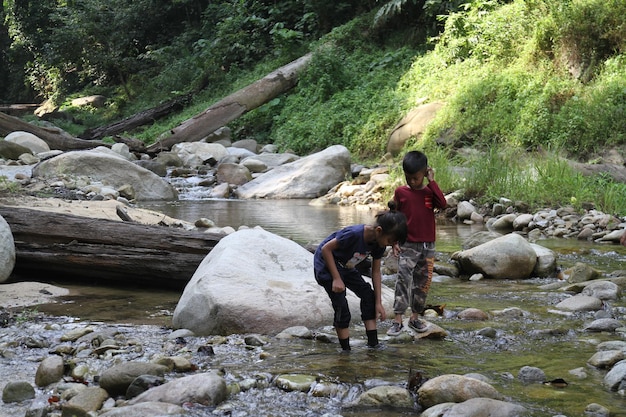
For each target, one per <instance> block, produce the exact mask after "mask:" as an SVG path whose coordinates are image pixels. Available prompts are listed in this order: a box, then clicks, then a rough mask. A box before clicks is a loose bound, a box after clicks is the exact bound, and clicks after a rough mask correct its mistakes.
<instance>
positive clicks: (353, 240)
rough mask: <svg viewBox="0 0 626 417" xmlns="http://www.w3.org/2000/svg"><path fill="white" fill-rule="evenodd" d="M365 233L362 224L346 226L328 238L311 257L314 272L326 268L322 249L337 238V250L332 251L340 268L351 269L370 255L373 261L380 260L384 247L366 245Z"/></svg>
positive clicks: (373, 244)
mask: <svg viewBox="0 0 626 417" xmlns="http://www.w3.org/2000/svg"><path fill="white" fill-rule="evenodd" d="M364 231H365V225H364V224H357V225H354V226H348V227H345V228H343V229H341V230H338V231H336V232H334V233H333V234H331V235H330V236H328V237H327V238H326V239H324V241H323V242H322V243H320V245H319V246H318V247H317V250H316V251H315V256H314V257H313V267H314V268H315V270H316V271H321V270H322V269H324V268H326V262H324V257H323V256H322V247H323V246H324V245H325V244H326V243H327V242H328V241H330V240H332V239H334V238H337V243H338V245H339V248H338V249H336V250H334V251H333V256H334V257H335V262H336V263H337V265H338V266H339V267H340V268H347V269H353V268H356V266H357V264H359V263H360V262H362V261H363V260H365V258H367V256H368V255H372V258H373V259H380V258H382V257H383V254H384V253H385V249H386V248H384V247H380V246H378V244H377V243H376V242H373V243H371V244H368V243H367V242H365V239H364V238H363V232H364Z"/></svg>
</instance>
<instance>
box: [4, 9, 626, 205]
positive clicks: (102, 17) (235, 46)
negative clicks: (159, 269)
mask: <svg viewBox="0 0 626 417" xmlns="http://www.w3.org/2000/svg"><path fill="white" fill-rule="evenodd" d="M3 5H4V7H3V14H4V16H3V17H4V26H3V32H2V33H0V44H1V45H2V46H3V51H4V52H3V55H2V60H1V61H0V74H2V75H0V81H1V82H0V85H1V86H2V87H1V88H0V99H1V101H3V102H5V103H9V102H19V101H22V102H23V101H28V100H31V101H33V100H34V101H36V100H42V99H50V100H51V101H53V102H55V103H56V104H57V105H59V106H60V108H61V110H63V111H64V112H66V113H67V114H70V115H71V116H73V117H74V121H73V122H68V121H58V122H57V123H58V124H59V125H60V126H61V127H62V128H64V129H66V130H68V131H69V132H71V133H73V134H79V133H80V132H82V131H83V130H85V129H86V128H89V127H95V126H99V125H103V124H106V123H109V122H111V121H115V120H119V119H121V118H123V117H126V116H129V115H132V114H134V113H136V112H138V111H141V110H143V109H146V108H150V107H154V106H155V105H157V104H159V103H161V102H164V101H166V100H168V99H170V98H172V97H175V96H177V95H179V94H184V93H188V92H193V100H192V102H191V103H190V105H189V106H187V107H186V108H185V109H184V110H183V111H182V112H179V113H177V114H175V115H171V116H170V117H167V118H164V119H160V120H158V121H157V122H155V123H154V124H153V125H151V126H145V127H142V128H140V129H137V130H134V131H132V132H126V135H128V136H132V137H135V138H139V139H141V140H143V141H144V142H146V143H152V142H154V141H155V140H156V139H157V137H158V136H159V135H160V134H162V133H163V132H167V131H168V130H169V129H171V128H172V127H175V126H177V125H178V124H179V123H180V122H181V121H183V120H186V119H188V118H190V117H191V116H193V115H194V114H197V113H199V112H200V111H202V110H204V109H205V108H207V107H208V106H210V105H211V104H212V103H214V102H216V101H218V100H219V99H221V98H223V97H224V96H226V95H228V94H230V93H232V92H234V91H236V90H238V89H239V88H242V87H244V86H246V85H248V84H249V83H251V82H253V81H255V80H257V79H259V78H261V77H263V76H264V75H265V74H267V73H269V72H271V71H273V70H274V69H276V68H278V67H280V66H282V65H284V64H286V63H288V62H290V61H291V60H293V59H295V58H297V57H299V56H301V55H304V54H305V53H308V52H310V51H312V52H313V53H314V58H313V60H312V62H311V64H310V65H309V66H308V68H307V70H306V71H305V73H304V74H303V75H302V76H301V77H300V80H299V83H298V85H297V86H296V87H295V88H294V89H292V90H291V91H289V92H288V93H286V94H284V95H282V96H280V97H278V98H275V99H274V100H272V101H270V102H269V103H267V104H265V105H263V106H262V107H260V108H258V109H255V110H253V111H251V112H249V113H247V114H246V115H244V116H243V117H241V118H240V119H238V120H236V121H235V122H233V123H231V125H230V126H229V127H231V129H232V131H233V132H234V136H235V139H243V138H255V139H256V140H257V141H259V142H261V143H275V144H277V145H279V147H280V149H281V150H291V151H294V152H297V153H299V154H306V153H310V152H314V151H317V150H320V149H323V148H325V147H327V146H329V145H332V144H343V145H345V146H346V147H348V149H350V151H351V152H352V154H353V155H354V158H355V159H356V160H358V161H361V162H365V163H369V164H375V163H377V162H379V161H380V159H381V157H382V156H383V155H384V154H385V150H386V144H387V138H388V136H389V134H390V132H391V130H392V128H393V127H394V125H395V124H396V123H397V122H398V121H399V120H400V119H401V118H402V117H403V116H404V115H405V114H406V113H407V112H408V111H409V110H410V109H412V108H414V107H415V106H416V105H417V104H418V103H422V102H432V101H441V102H443V103H445V106H444V107H443V108H442V110H441V111H440V112H439V113H438V114H437V117H436V119H435V121H434V122H433V123H432V124H431V125H430V126H429V128H428V129H427V131H426V132H425V134H424V135H423V136H422V137H421V138H419V140H418V139H417V138H416V139H415V140H412V141H410V142H409V144H408V146H409V147H418V148H420V149H424V150H426V152H427V153H428V154H429V156H430V158H431V164H432V165H433V166H435V167H436V168H437V179H438V181H439V183H440V185H441V186H442V188H443V189H444V191H446V192H451V191H454V190H463V191H464V192H465V194H466V195H467V196H470V197H474V198H475V199H477V200H478V201H485V202H488V201H493V200H494V199H497V198H500V197H508V198H511V199H514V200H522V201H524V202H525V203H526V204H528V205H530V206H531V207H540V206H545V205H550V206H556V205H564V204H573V205H574V206H576V207H579V208H580V207H582V206H583V205H585V203H591V204H593V205H595V207H597V208H598V209H600V210H603V211H606V212H610V213H614V214H620V215H624V214H626V192H625V191H626V189H625V188H624V185H623V184H622V183H618V182H615V181H614V180H613V179H612V178H611V177H609V176H608V175H606V174H598V175H595V176H582V175H581V174H579V173H578V172H576V171H574V170H573V169H572V168H571V166H570V165H569V164H568V163H567V162H566V161H565V160H564V159H563V158H568V159H571V160H578V161H581V162H592V163H596V164H599V163H603V162H610V161H609V160H608V159H607V158H606V155H607V151H608V150H613V151H614V152H616V153H617V154H619V155H622V157H623V156H624V155H626V152H625V151H624V149H626V148H625V147H624V142H626V65H625V64H626V57H625V55H624V53H625V49H626V2H624V1H622V0H605V1H599V0H527V1H521V0H518V1H495V0H485V1H472V2H468V3H463V2H455V1H440V0H422V1H410V0H405V1H395V0H392V1H388V2H383V1H365V2H363V1H346V2H334V1H312V0H306V1H272V2H269V1H235V0H228V1H199V0H197V1H192V0H178V1H174V2H171V1H168V2H166V1H158V0H141V1H133V2H131V1H129V0H113V1H110V2H106V3H105V4H102V2H99V1H97V0H77V1H71V2H66V1H63V2H61V1H51V0H45V1H34V0H32V1H30V2H28V1H24V2H17V1H4V2H3ZM86 94H103V95H105V96H106V97H107V98H108V102H107V106H106V107H105V108H102V109H97V110H95V109H91V110H89V111H87V110H84V109H80V108H74V107H72V106H71V105H69V103H70V101H71V99H72V98H75V97H78V96H81V95H86ZM77 122H78V123H77ZM399 157H400V156H397V157H396V159H399ZM618 162H619V161H618ZM621 163H622V164H623V160H622V161H621ZM396 174H397V176H398V177H399V176H400V175H399V173H397V171H396ZM585 206H586V205H585Z"/></svg>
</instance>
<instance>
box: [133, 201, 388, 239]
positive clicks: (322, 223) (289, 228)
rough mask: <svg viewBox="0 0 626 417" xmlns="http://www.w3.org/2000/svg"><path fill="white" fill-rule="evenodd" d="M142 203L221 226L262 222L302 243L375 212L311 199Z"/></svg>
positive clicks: (367, 218) (363, 220) (364, 219)
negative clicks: (208, 220) (320, 204)
mask: <svg viewBox="0 0 626 417" xmlns="http://www.w3.org/2000/svg"><path fill="white" fill-rule="evenodd" d="M141 207H143V208H147V209H151V210H155V211H159V212H162V213H164V214H166V215H168V216H170V217H174V218H177V219H181V220H186V221H189V222H192V223H193V222H195V221H196V220H197V219H199V218H202V217H205V218H208V219H210V220H212V221H213V222H215V224H216V225H217V226H219V227H226V226H231V227H233V228H234V229H237V228H239V227H240V226H249V227H254V226H261V227H263V228H264V229H265V230H267V231H269V232H272V233H275V234H277V235H279V236H283V237H286V238H289V239H292V240H294V241H295V242H298V243H300V244H308V243H311V244H317V243H319V242H321V241H322V240H323V239H324V238H325V237H326V236H328V235H329V234H330V233H331V232H333V231H334V230H336V229H339V228H342V227H345V226H348V225H351V224H359V223H371V222H373V220H374V216H375V215H376V211H374V210H370V209H368V208H355V207H339V206H314V205H311V204H309V200H226V199H220V200H182V201H177V202H173V203H168V202H165V203H164V202H150V203H143V204H141Z"/></svg>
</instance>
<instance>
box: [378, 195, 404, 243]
mask: <svg viewBox="0 0 626 417" xmlns="http://www.w3.org/2000/svg"><path fill="white" fill-rule="evenodd" d="M388 206H389V210H385V211H381V212H380V213H378V214H377V215H376V226H380V228H381V229H382V231H383V234H385V235H391V236H393V237H394V238H395V240H397V241H398V242H400V243H401V244H402V243H404V242H406V237H407V234H408V227H407V225H406V216H405V215H404V214H403V213H400V212H399V211H396V205H395V202H393V201H390V202H389V204H388Z"/></svg>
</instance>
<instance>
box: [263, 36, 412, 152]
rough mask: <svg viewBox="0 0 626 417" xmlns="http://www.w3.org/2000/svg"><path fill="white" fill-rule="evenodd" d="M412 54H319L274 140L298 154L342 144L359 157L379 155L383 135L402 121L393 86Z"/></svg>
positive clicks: (275, 129)
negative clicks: (398, 121)
mask: <svg viewBox="0 0 626 417" xmlns="http://www.w3.org/2000/svg"><path fill="white" fill-rule="evenodd" d="M411 55H412V53H411V51H410V50H408V49H404V50H403V49H401V50H395V51H388V52H385V51H378V52H376V53H371V52H370V53H367V54H363V53H360V54H356V53H353V54H347V53H346V52H345V51H344V50H342V48H338V47H337V48H331V46H330V45H326V46H324V47H323V48H321V49H320V52H319V53H318V54H316V55H315V58H314V59H313V60H312V62H311V64H310V65H309V67H308V69H307V70H306V73H305V74H304V75H303V76H302V79H301V81H300V83H299V85H298V94H296V95H290V96H289V97H287V98H286V100H285V106H284V108H283V109H282V111H281V113H280V115H279V116H277V117H276V118H275V119H274V125H273V129H272V132H273V133H272V136H273V138H274V142H275V143H276V144H278V145H279V147H281V148H283V149H291V150H292V151H294V152H297V153H309V152H312V151H316V150H321V149H323V148H325V147H327V146H330V145H333V144H343V145H344V146H346V147H348V149H349V150H350V151H351V152H352V153H353V154H354V155H355V156H357V157H363V156H368V155H380V154H381V153H382V152H383V150H384V146H385V144H386V140H387V134H388V133H387V132H388V130H389V128H390V127H392V126H393V125H394V124H395V123H396V122H397V120H398V119H399V117H400V113H399V111H398V109H399V106H400V104H401V103H400V101H399V99H398V96H397V95H396V94H395V92H394V89H395V83H396V81H397V80H398V78H399V76H400V74H401V73H402V71H404V70H405V69H406V67H405V65H407V64H408V61H409V59H410V56H411Z"/></svg>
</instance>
